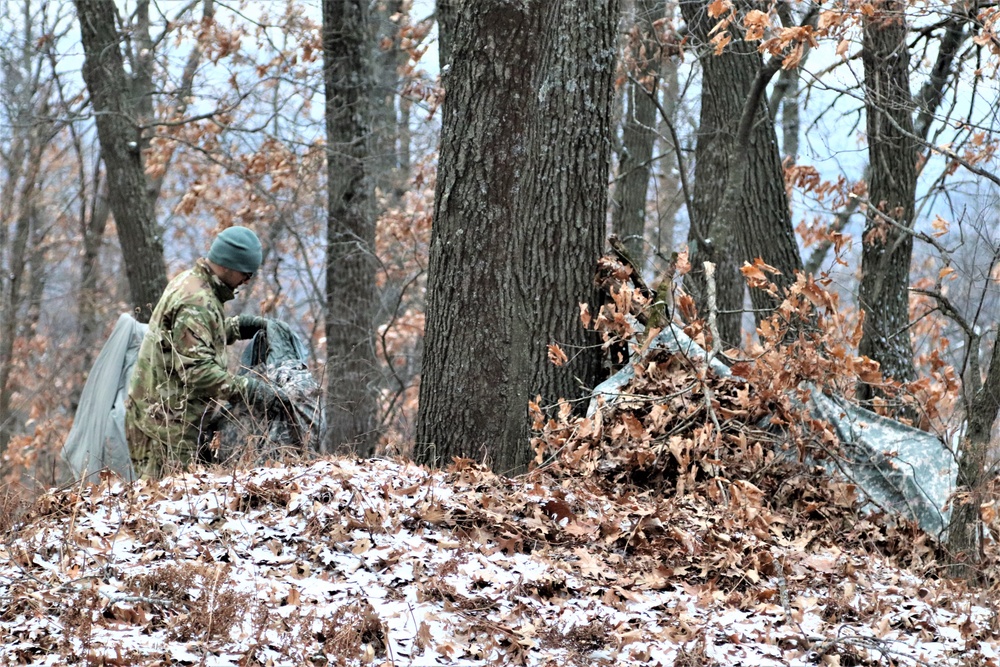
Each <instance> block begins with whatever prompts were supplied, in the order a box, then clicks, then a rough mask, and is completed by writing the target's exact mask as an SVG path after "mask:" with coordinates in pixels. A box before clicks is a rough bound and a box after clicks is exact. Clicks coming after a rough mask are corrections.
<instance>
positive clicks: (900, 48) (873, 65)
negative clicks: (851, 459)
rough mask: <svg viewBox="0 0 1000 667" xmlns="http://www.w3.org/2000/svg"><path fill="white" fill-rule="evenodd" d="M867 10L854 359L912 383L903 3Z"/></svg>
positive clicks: (910, 153) (909, 145)
mask: <svg viewBox="0 0 1000 667" xmlns="http://www.w3.org/2000/svg"><path fill="white" fill-rule="evenodd" d="M873 7H874V12H875V13H874V14H873V15H872V16H867V17H865V18H864V19H863V21H862V25H863V34H864V49H863V51H862V60H863V62H864V70H865V112H866V118H867V125H868V132H867V134H868V165H869V174H870V176H869V184H868V192H869V205H868V209H867V214H866V225H865V231H864V236H863V238H862V257H861V284H860V286H859V289H858V299H859V301H860V305H861V308H862V310H864V312H865V319H864V329H863V333H862V336H861V342H860V344H859V345H858V352H859V353H860V354H863V355H866V356H868V357H871V358H872V359H874V360H875V361H878V362H879V364H880V366H881V369H882V373H883V375H884V376H886V377H888V378H892V379H895V380H900V381H903V382H906V381H909V380H913V379H914V378H915V377H916V371H915V370H914V367H913V346H912V344H911V342H910V326H909V325H910V299H909V287H910V259H911V257H912V255H913V236H912V234H911V233H910V232H909V230H910V229H911V228H912V227H913V217H914V208H915V196H916V187H917V143H916V140H915V135H914V131H913V114H914V101H913V98H912V96H911V95H910V52H909V49H908V48H907V25H906V16H905V8H906V3H903V2H900V1H898V0H881V1H879V2H876V3H874V4H873ZM874 395H875V390H874V388H873V387H872V386H871V385H867V384H861V385H860V386H859V388H858V398H859V399H861V400H870V399H871V398H873V397H874Z"/></svg>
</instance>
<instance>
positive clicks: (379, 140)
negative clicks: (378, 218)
mask: <svg viewBox="0 0 1000 667" xmlns="http://www.w3.org/2000/svg"><path fill="white" fill-rule="evenodd" d="M404 10H405V7H404V3H403V0H380V1H379V2H378V3H376V5H375V22H376V24H377V34H376V38H375V90H374V93H373V100H374V104H373V109H372V111H373V119H374V120H373V123H372V130H373V131H372V141H373V145H372V153H373V156H374V158H375V159H374V160H373V169H374V177H375V187H376V188H377V189H378V190H380V191H381V194H382V196H383V197H385V198H386V202H387V204H388V205H389V206H393V205H395V204H398V202H399V201H400V199H401V198H402V196H403V193H404V192H406V173H405V171H404V170H402V169H401V168H400V153H401V148H400V142H401V140H402V136H401V135H402V132H401V127H400V123H401V120H400V118H399V115H400V114H399V113H398V112H397V109H396V100H397V99H399V90H400V85H401V77H400V68H401V67H402V66H403V65H404V64H405V62H406V58H407V54H406V51H404V50H403V49H402V48H401V46H400V37H399V26H400V18H398V17H399V16H400V15H401V14H402V12H403V11H404ZM394 17H396V18H395V19H394Z"/></svg>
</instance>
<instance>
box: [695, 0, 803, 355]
mask: <svg viewBox="0 0 1000 667" xmlns="http://www.w3.org/2000/svg"><path fill="white" fill-rule="evenodd" d="M707 6H708V3H707V2H705V1H704V0H684V1H682V2H681V11H682V13H683V15H684V19H685V21H686V22H687V24H688V26H689V28H690V29H691V31H692V33H693V34H694V35H695V36H696V37H697V38H698V39H699V40H700V42H701V43H702V44H707V43H708V37H709V32H710V31H711V29H712V28H713V27H714V25H715V23H716V21H715V20H714V19H712V18H711V17H709V16H708V11H707ZM738 6H739V7H740V8H741V10H742V11H746V10H748V9H750V8H751V7H750V5H749V4H748V3H740V4H739V5H738ZM736 23H737V24H739V23H740V21H737V22H736ZM730 29H732V30H735V29H736V28H735V26H731V28H730ZM700 61H701V64H702V72H703V79H702V97H701V122H700V126H699V130H698V139H697V144H696V148H695V160H696V161H695V185H694V194H693V199H694V202H693V205H694V211H693V213H692V215H691V219H692V222H691V228H690V230H691V231H690V233H689V235H688V244H689V247H690V248H692V253H691V265H692V267H695V268H694V269H693V270H692V271H691V273H690V274H688V277H686V278H685V288H686V289H687V290H688V291H689V292H690V293H691V294H692V296H693V297H694V298H695V302H696V304H697V306H698V309H699V311H700V312H701V313H702V314H703V315H705V314H707V313H706V305H707V304H706V291H705V280H704V275H703V274H702V270H701V268H700V267H701V266H703V262H705V261H710V262H712V263H713V264H715V265H716V285H717V298H718V305H719V310H720V313H719V318H718V324H719V333H720V336H721V337H722V339H723V340H722V342H723V344H725V345H739V344H740V342H741V340H740V314H741V310H742V307H743V284H744V283H743V277H742V275H740V273H739V266H740V264H741V263H742V262H751V263H752V262H753V261H754V260H755V259H757V258H760V259H762V260H763V261H764V262H766V263H767V264H769V265H771V266H773V267H775V268H776V269H778V271H780V274H779V275H777V276H774V277H773V278H772V279H773V280H774V282H775V283H776V284H777V285H778V287H779V291H780V289H781V288H785V287H788V286H789V285H791V284H792V283H793V282H794V281H795V272H796V271H798V270H801V269H802V259H801V257H800V256H799V251H798V245H797V243H796V240H795V233H794V230H793V228H792V221H791V214H790V211H789V208H788V198H787V195H786V193H785V180H784V171H783V169H782V166H781V156H780V154H779V151H778V141H777V137H776V135H775V129H774V123H773V122H772V121H771V118H770V116H769V115H768V112H767V107H766V104H764V103H763V102H762V100H763V95H762V94H761V93H762V90H761V88H762V84H761V81H760V79H761V78H762V77H763V76H764V75H766V72H764V70H763V67H764V65H763V60H762V58H761V56H760V54H759V53H758V52H757V47H756V44H753V43H749V42H746V41H744V40H743V39H741V38H740V35H736V36H735V37H734V39H733V41H732V42H731V43H730V44H729V45H728V46H727V47H726V50H725V51H724V52H723V53H722V54H720V55H715V54H714V53H712V52H711V51H708V52H705V53H704V54H703V55H702V56H701V58H700ZM763 83H766V80H765V81H764V82H763ZM744 119H746V120H748V121H751V124H749V126H746V125H745V124H743V123H742V122H741V121H742V120H744ZM741 132H745V136H741ZM750 292H751V294H750V297H751V301H752V303H753V305H754V310H755V316H756V321H757V322H758V323H759V322H760V321H761V319H763V318H765V317H767V316H768V315H769V313H770V312H771V310H773V309H774V307H775V306H777V305H778V303H780V299H775V298H774V297H772V296H770V295H769V294H767V293H766V292H764V291H763V290H759V289H753V290H751V291H750Z"/></svg>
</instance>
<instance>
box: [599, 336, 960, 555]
mask: <svg viewBox="0 0 1000 667" xmlns="http://www.w3.org/2000/svg"><path fill="white" fill-rule="evenodd" d="M653 349H662V350H667V351H668V352H672V353H675V354H683V355H685V356H687V357H688V358H689V359H691V360H692V361H696V362H701V363H704V362H706V361H708V362H709V364H710V366H711V369H712V371H713V372H714V373H716V374H717V375H718V376H720V377H726V378H728V377H734V378H736V379H741V378H739V376H734V375H733V374H732V372H731V371H730V369H729V367H728V366H726V365H725V364H723V363H722V362H721V361H719V360H718V359H711V358H710V357H709V355H708V354H707V353H706V352H705V350H704V349H703V348H701V347H700V346H699V345H698V344H697V343H695V342H694V341H693V340H692V339H691V338H690V337H689V336H688V335H687V334H685V333H684V331H683V330H682V329H681V328H680V327H678V326H676V325H674V324H671V325H669V326H667V327H664V329H663V331H661V332H660V333H659V334H657V336H656V337H655V338H654V339H653V340H652V341H651V342H650V344H649V345H648V346H646V349H645V350H644V351H643V356H642V357H638V358H633V359H632V360H631V362H630V363H629V364H628V365H627V366H625V367H624V368H622V369H621V370H620V371H618V372H617V373H615V374H614V375H612V376H611V377H610V378H608V379H607V380H605V381H604V382H602V383H601V384H599V385H598V386H597V387H595V388H594V391H593V394H592V398H591V402H590V407H589V409H588V415H590V414H593V413H594V411H595V410H597V409H599V407H600V406H601V405H613V404H614V403H615V402H616V401H617V400H619V399H620V398H621V397H622V394H621V391H622V389H623V388H624V387H625V386H626V385H627V384H628V383H629V381H630V380H631V379H632V378H633V377H634V376H635V369H634V367H633V364H634V363H636V362H637V361H639V360H640V359H641V358H644V357H645V355H647V354H648V353H649V351H650V350H653ZM803 388H804V389H806V391H807V393H808V394H809V400H808V402H807V407H808V409H809V411H810V412H811V414H812V415H813V417H815V418H817V419H822V420H825V421H827V422H829V423H830V424H831V425H832V426H833V428H834V431H835V432H836V433H837V436H838V437H839V439H840V442H841V449H842V451H841V452H840V456H839V457H836V456H828V457H825V458H823V459H820V460H818V461H817V462H818V463H820V464H822V465H823V466H824V467H825V468H826V469H827V470H829V471H830V472H832V473H837V474H840V475H842V476H843V477H845V478H846V479H848V480H850V481H851V483H853V484H854V485H855V486H856V487H857V488H858V491H859V492H860V494H861V495H862V497H863V499H864V501H865V504H866V506H867V507H868V508H869V509H873V510H874V509H882V510H886V511H892V512H897V513H899V514H902V515H903V516H906V517H908V518H910V519H912V520H914V521H916V522H917V523H918V524H919V525H920V527H921V528H922V529H923V530H925V531H927V532H928V533H930V534H932V535H935V536H937V537H938V538H939V539H943V538H944V536H945V533H946V531H947V528H948V520H949V514H950V512H949V510H948V509H947V504H948V499H949V497H950V496H951V494H952V492H953V491H954V489H955V479H956V473H957V468H956V464H955V458H954V455H953V453H952V452H951V451H950V450H949V449H948V447H947V446H946V445H945V444H944V443H943V442H942V441H941V440H940V439H938V438H937V437H936V436H934V435H932V434H930V433H927V432H925V431H921V430H919V429H916V428H913V427H911V426H907V425H906V424H901V423H900V422H897V421H894V420H892V419H887V418H885V417H882V416H880V415H877V414H875V413H874V412H871V411H870V410H866V409H864V408H860V407H858V406H856V405H852V404H850V403H848V402H847V401H845V400H844V399H842V398H836V397H830V396H827V395H825V394H823V393H822V392H821V391H820V390H819V389H818V388H816V387H815V386H811V385H807V386H804V387H803Z"/></svg>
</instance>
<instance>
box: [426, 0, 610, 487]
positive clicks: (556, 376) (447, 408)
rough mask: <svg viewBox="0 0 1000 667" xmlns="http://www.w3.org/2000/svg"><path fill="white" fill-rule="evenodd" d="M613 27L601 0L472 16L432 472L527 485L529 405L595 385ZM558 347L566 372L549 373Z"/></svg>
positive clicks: (433, 298) (459, 36)
mask: <svg viewBox="0 0 1000 667" xmlns="http://www.w3.org/2000/svg"><path fill="white" fill-rule="evenodd" d="M616 20H617V3H616V2H606V1H605V0H555V1H552V0H545V1H544V2H543V1H542V0H529V1H527V2H523V3H511V2H508V1H506V0H490V1H488V2H481V3H465V4H463V5H462V8H461V15H460V16H459V17H458V18H457V20H456V22H455V28H456V32H455V34H454V42H453V51H452V59H451V62H452V65H451V71H450V73H449V74H448V77H447V78H446V93H447V95H446V98H445V102H444V108H443V120H442V132H441V158H440V164H439V170H438V179H437V191H436V198H435V209H434V226H433V229H432V239H431V251H430V263H429V269H428V294H427V310H426V313H427V315H426V318H427V320H426V321H427V324H426V331H425V336H424V341H425V342H424V346H425V348H424V358H423V364H424V365H423V376H422V379H421V386H420V412H419V416H418V423H417V446H416V457H417V460H418V461H420V462H422V463H428V464H432V465H441V464H447V463H449V462H450V461H451V459H452V457H469V458H474V459H478V460H481V461H488V462H489V463H490V464H492V466H493V467H494V469H496V470H498V471H501V472H507V473H510V472H518V471H521V470H523V469H524V467H525V466H526V464H527V462H528V460H529V459H530V450H529V448H528V415H527V403H528V401H529V399H530V398H532V397H533V396H534V394H535V393H541V394H542V396H543V401H544V400H552V399H554V398H556V397H559V396H565V397H570V396H573V395H575V394H576V393H577V387H576V386H575V383H574V380H573V375H576V376H577V377H579V379H580V381H581V382H583V383H584V384H587V385H589V384H591V383H592V382H593V381H594V379H595V373H596V371H597V368H598V365H597V359H598V355H599V350H598V349H597V347H591V348H588V347H585V346H586V344H587V343H588V342H591V341H588V340H587V339H586V338H585V334H584V332H583V330H582V327H581V326H580V324H579V320H578V313H579V310H578V303H579V302H580V301H589V302H590V303H595V301H594V296H595V294H594V288H593V272H594V268H595V266H596V261H597V258H598V256H599V254H600V245H601V239H602V237H603V234H604V216H605V210H606V209H605V204H606V200H605V199H604V196H606V195H605V193H606V192H607V186H606V184H607V173H608V172H607V158H608V150H609V148H608V136H609V134H610V130H609V127H610V125H609V124H610V106H611V91H612V87H611V77H612V76H613V68H614V54H615V48H614V26H615V22H616ZM593 342H596V341H593ZM550 343H559V344H561V345H563V346H564V347H565V348H566V352H567V354H568V355H569V356H570V357H572V358H573V361H572V363H571V364H569V365H567V366H565V367H562V368H558V369H555V368H553V369H552V370H549V368H548V366H547V365H546V364H547V362H546V351H547V350H546V346H547V345H548V344H550ZM577 346H580V348H579V349H578V348H577Z"/></svg>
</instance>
